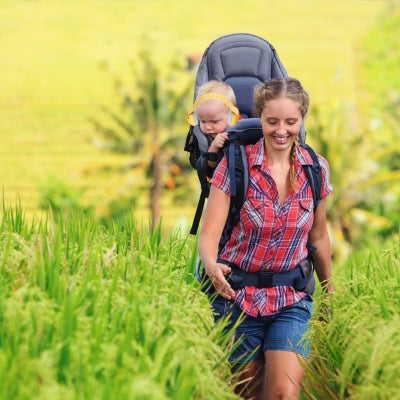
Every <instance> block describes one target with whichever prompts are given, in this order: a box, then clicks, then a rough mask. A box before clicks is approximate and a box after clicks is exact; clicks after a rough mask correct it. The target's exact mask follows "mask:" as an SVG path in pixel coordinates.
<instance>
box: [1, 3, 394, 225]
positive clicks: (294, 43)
mask: <svg viewBox="0 0 400 400" xmlns="http://www.w3.org/2000/svg"><path fill="white" fill-rule="evenodd" d="M387 5H388V2H386V1H379V0H375V1H366V0H336V1H328V0H318V1H317V0H309V1H306V0H296V1H292V0H283V1H279V2H275V1H268V0H250V1H248V2H246V4H245V6H243V2H242V1H238V0H233V1H232V0H229V1H227V0H219V1H215V0H214V1H210V0H203V1H198V2H191V1H186V0H175V1H165V0H146V1H134V0H79V1H78V0H69V1H61V0H35V1H32V0H1V2H0V48H1V55H0V77H1V78H0V152H1V159H2V168H1V169H0V184H1V185H2V186H3V187H4V192H5V198H6V200H7V201H9V202H11V203H14V202H15V199H16V197H17V196H19V197H20V198H21V202H22V206H23V208H24V210H26V211H27V212H29V213H30V212H33V211H34V210H35V209H36V208H37V204H38V197H39V194H38V191H37V186H38V184H39V183H40V182H43V181H45V180H46V179H47V178H48V177H49V176H55V177H57V178H59V179H62V180H63V181H65V182H66V183H67V184H68V185H72V186H78V187H84V188H86V196H87V199H88V201H94V200H95V199H96V201H97V202H98V203H101V202H102V201H104V199H105V197H106V196H110V195H114V196H115V194H116V193H117V191H118V187H119V186H120V185H121V184H122V183H121V181H118V180H116V177H115V176H113V175H108V176H107V175H101V176H100V175H99V174H98V173H97V171H98V168H100V167H101V165H103V164H110V165H114V164H115V163H119V162H120V160H121V158H120V157H119V158H116V157H115V156H111V155H109V154H101V153H99V151H98V150H96V149H95V148H94V147H93V146H92V144H91V142H90V138H93V136H94V132H93V128H92V126H91V125H90V124H89V122H88V118H89V117H90V116H93V115H94V114H95V113H96V107H97V106H98V105H99V104H102V105H110V104H117V103H116V99H115V97H114V96H115V95H114V92H113V88H112V85H111V79H110V77H109V76H108V75H107V74H106V73H105V72H104V70H102V69H101V68H100V65H101V64H102V63H104V62H106V63H109V64H110V65H111V66H112V67H113V68H114V69H115V70H116V72H117V73H118V74H122V75H124V74H126V72H127V70H128V67H129V62H130V61H132V60H134V58H135V54H136V53H137V52H138V50H139V49H140V48H141V44H142V43H143V38H144V37H147V38H149V40H150V43H151V47H152V49H153V53H154V55H155V59H157V60H159V62H160V65H162V64H163V63H164V62H166V61H168V60H170V59H172V58H174V57H179V58H181V59H184V57H185V55H187V54H190V53H202V52H203V51H204V49H205V48H206V47H207V46H208V44H209V43H210V42H211V41H212V40H214V39H216V38H217V37H219V36H221V35H224V34H227V33H233V32H249V33H254V34H257V35H259V36H261V37H263V38H265V39H267V40H269V41H270V42H271V43H272V44H274V45H275V47H276V48H277V50H278V54H279V56H280V58H281V59H282V61H283V63H284V65H285V67H286V69H287V70H288V72H289V73H290V74H291V75H293V76H297V77H298V78H300V79H301V80H302V81H303V83H304V84H305V86H306V87H307V88H308V90H309V92H310V94H311V98H312V101H313V102H314V103H318V104H321V105H324V104H326V105H328V104H331V103H332V102H336V101H341V102H345V103H349V104H350V105H356V104H357V102H358V98H357V95H358V92H357V89H358V84H359V82H358V81H357V68H358V61H359V53H358V52H357V48H358V45H359V43H360V40H361V39H362V38H363V36H364V35H365V34H366V33H367V31H368V29H370V28H371V27H372V26H373V24H374V23H375V22H376V21H377V20H378V19H379V17H380V15H381V14H382V13H383V12H384V10H385V8H386V7H387ZM184 115H185V110H182V119H184ZM185 134H186V132H182V135H183V137H184V136H185ZM182 151H183V150H182ZM181 213H182V215H183V216H189V218H191V217H192V215H193V210H192V209H189V208H188V209H187V210H184V211H181ZM175 216H176V218H177V217H179V214H176V215H175Z"/></svg>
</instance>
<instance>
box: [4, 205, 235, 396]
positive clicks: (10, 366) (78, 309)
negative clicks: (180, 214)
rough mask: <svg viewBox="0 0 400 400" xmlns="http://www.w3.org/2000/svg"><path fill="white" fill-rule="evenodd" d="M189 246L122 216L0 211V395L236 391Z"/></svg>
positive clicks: (210, 393) (216, 393)
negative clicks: (27, 216) (107, 220)
mask: <svg viewBox="0 0 400 400" xmlns="http://www.w3.org/2000/svg"><path fill="white" fill-rule="evenodd" d="M193 245H194V243H192V242H191V241H189V240H188V239H186V238H179V237H175V236H174V237H172V238H171V239H170V240H167V239H166V238H163V237H162V235H161V230H160V227H158V228H157V229H155V230H153V231H152V232H149V231H148V230H146V229H144V230H143V231H142V232H141V231H140V230H139V229H138V228H137V227H136V223H135V221H134V220H133V219H125V221H124V224H123V225H118V226H117V225H116V224H115V225H111V226H110V227H109V228H107V229H105V228H104V227H102V226H101V225H99V224H98V223H97V222H96V221H95V220H94V219H93V218H92V217H88V216H84V215H82V214H78V213H71V214H70V215H68V216H63V215H62V214H60V215H58V216H57V217H56V218H55V219H54V220H50V219H49V220H48V221H46V222H33V223H32V224H31V225H28V224H26V222H25V221H24V218H23V216H22V215H21V210H20V209H18V210H8V209H3V215H2V219H1V226H0V285H1V288H2V290H1V291H0V322H1V323H0V374H1V376H2V379H1V380H0V398H2V399H14V400H18V399H28V398H29V399H31V398H35V399H54V398H57V399H101V398H103V399H110V400H111V399H128V398H129V399H141V400H142V399H149V400H150V399H188V400H189V399H234V398H236V397H235V395H233V394H232V388H231V387H230V383H229V382H230V379H229V375H230V372H229V367H228V365H227V363H226V361H224V360H225V358H224V357H225V354H224V352H223V351H222V349H221V347H220V346H219V345H218V343H219V342H220V338H219V335H220V334H221V332H220V331H219V330H218V329H215V328H214V326H213V320H212V316H211V312H210V309H209V306H208V300H207V299H206V298H205V296H204V295H203V294H202V293H201V292H200V291H199V288H198V285H197V284H196V283H195V282H194V277H193V274H192V273H191V268H192V267H193V265H192V264H193V259H192V254H193Z"/></svg>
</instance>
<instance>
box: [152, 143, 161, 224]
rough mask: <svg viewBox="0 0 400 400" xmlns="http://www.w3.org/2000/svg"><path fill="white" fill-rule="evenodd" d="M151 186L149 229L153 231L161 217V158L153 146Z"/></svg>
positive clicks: (156, 147)
mask: <svg viewBox="0 0 400 400" xmlns="http://www.w3.org/2000/svg"><path fill="white" fill-rule="evenodd" d="M151 173H152V180H153V185H152V187H151V190H150V210H151V229H152V231H154V229H155V228H156V226H157V224H158V222H159V220H160V217H161V204H160V203H161V191H162V187H161V156H160V149H159V148H158V146H155V148H154V151H153V163H152V168H151Z"/></svg>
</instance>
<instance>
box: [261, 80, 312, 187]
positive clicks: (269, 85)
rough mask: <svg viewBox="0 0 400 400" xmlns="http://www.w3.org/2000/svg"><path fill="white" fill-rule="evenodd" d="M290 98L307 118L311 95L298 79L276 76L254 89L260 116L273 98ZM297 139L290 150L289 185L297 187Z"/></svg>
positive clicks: (303, 116)
mask: <svg viewBox="0 0 400 400" xmlns="http://www.w3.org/2000/svg"><path fill="white" fill-rule="evenodd" d="M282 98H288V99H291V100H293V101H294V102H295V103H296V104H297V105H298V107H299V111H300V114H301V117H302V119H304V118H305V116H306V115H307V112H308V107H309V105H310V97H309V95H308V93H307V92H306V91H305V90H304V88H303V86H302V84H301V83H300V81H299V80H298V79H295V78H290V77H284V78H274V79H270V80H268V81H265V82H264V84H263V85H261V86H258V87H257V88H256V89H255V91H254V108H255V110H256V112H257V114H258V116H259V117H260V116H261V114H262V112H263V109H264V107H265V106H266V104H267V103H268V102H269V101H271V100H276V99H282ZM296 148H297V140H296V141H295V143H293V146H292V148H291V151H290V160H289V162H290V170H289V176H288V181H289V187H290V188H291V189H295V188H296V177H295V171H294V160H295V156H296Z"/></svg>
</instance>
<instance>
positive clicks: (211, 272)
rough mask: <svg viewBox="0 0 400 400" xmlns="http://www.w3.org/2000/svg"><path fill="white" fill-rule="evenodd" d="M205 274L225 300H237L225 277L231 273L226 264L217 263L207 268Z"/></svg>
mask: <svg viewBox="0 0 400 400" xmlns="http://www.w3.org/2000/svg"><path fill="white" fill-rule="evenodd" d="M205 272H206V274H207V276H208V277H209V278H210V280H211V282H212V284H213V286H214V288H215V290H216V291H217V292H218V293H219V294H220V295H221V296H222V297H224V298H225V299H228V300H231V299H234V298H235V291H234V290H233V289H232V288H231V286H230V285H229V283H228V282H227V280H226V279H225V275H227V274H229V273H230V272H231V268H230V267H229V266H228V265H226V264H221V263H215V264H213V265H208V266H207V267H205Z"/></svg>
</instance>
